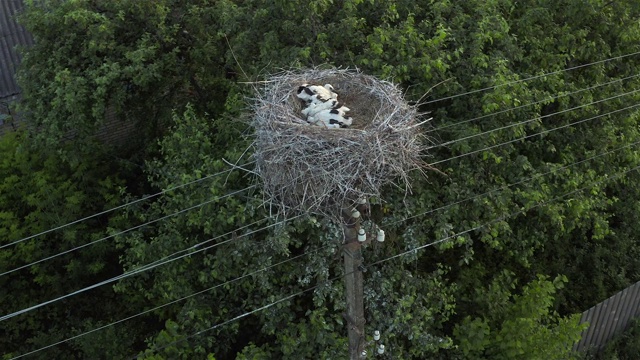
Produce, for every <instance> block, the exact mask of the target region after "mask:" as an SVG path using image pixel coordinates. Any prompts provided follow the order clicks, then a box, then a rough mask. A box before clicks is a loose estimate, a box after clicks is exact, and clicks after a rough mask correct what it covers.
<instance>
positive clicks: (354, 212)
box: [351, 209, 360, 219]
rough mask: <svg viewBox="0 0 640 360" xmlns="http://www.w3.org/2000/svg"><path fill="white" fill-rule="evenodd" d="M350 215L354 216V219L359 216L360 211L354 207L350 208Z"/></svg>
mask: <svg viewBox="0 0 640 360" xmlns="http://www.w3.org/2000/svg"><path fill="white" fill-rule="evenodd" d="M351 217H352V218H354V219H357V218H359V217H360V211H358V210H356V209H353V210H351Z"/></svg>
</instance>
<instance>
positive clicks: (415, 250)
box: [367, 166, 640, 267]
mask: <svg viewBox="0 0 640 360" xmlns="http://www.w3.org/2000/svg"><path fill="white" fill-rule="evenodd" d="M638 169H640V166H636V167H633V168H631V169H630V170H626V171H623V172H620V173H618V174H616V175H614V176H611V177H607V178H606V179H603V180H600V181H595V182H593V183H591V184H590V185H588V186H584V187H581V188H579V189H576V190H573V191H570V192H568V193H565V194H563V195H560V196H556V197H554V198H552V199H550V200H547V201H545V202H542V203H539V204H536V205H534V206H532V207H530V208H528V209H526V210H518V211H515V212H513V213H511V214H508V215H505V216H502V217H499V218H497V219H493V220H491V221H489V222H487V223H484V224H482V225H478V226H476V227H474V228H471V229H467V230H464V231H461V232H459V233H457V234H453V235H450V236H447V237H444V238H442V239H439V240H436V241H434V242H432V243H429V244H426V245H421V246H418V247H415V248H413V249H410V250H407V251H404V252H401V253H399V254H396V255H393V256H390V257H388V258H385V259H382V260H379V261H376V262H373V263H371V264H369V265H367V267H369V266H374V265H378V264H381V263H383V262H387V261H389V260H392V259H395V258H398V257H400V256H404V255H407V254H410V253H412V252H417V251H418V250H422V249H424V248H426V247H429V246H432V245H436V244H439V243H441V242H445V241H447V240H450V239H453V238H457V237H458V236H461V235H464V234H467V233H470V232H472V231H476V230H479V229H482V228H484V227H486V226H488V225H491V224H495V223H497V222H500V221H504V220H506V219H508V218H510V217H513V216H515V215H518V214H520V213H523V212H525V211H531V210H533V209H535V208H537V207H541V206H546V204H548V203H550V202H552V201H556V200H558V199H561V198H564V197H566V196H568V195H572V194H575V193H577V192H580V191H583V190H586V189H588V188H591V187H593V186H595V185H598V184H600V183H603V182H605V181H609V180H612V179H617V178H619V177H621V176H622V175H625V174H628V173H630V172H632V171H634V170H638Z"/></svg>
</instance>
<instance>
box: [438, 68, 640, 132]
mask: <svg viewBox="0 0 640 360" xmlns="http://www.w3.org/2000/svg"><path fill="white" fill-rule="evenodd" d="M636 77H640V74H637V75H632V76H628V77H626V78H622V79H616V80H613V81H609V82H606V83H604V84H598V85H594V86H591V87H588V88H583V89H580V90H576V91H572V92H568V93H564V94H558V95H555V96H551V97H548V98H546V99H544V100H539V101H536V102H532V103H528V104H523V105H519V106H516V107H512V108H508V109H504V110H500V111H496V112H494V113H491V114H485V115H481V116H478V117H475V118H472V119H469V120H464V121H459V122H457V123H453V124H448V125H443V126H439V127H437V128H433V129H427V130H425V133H427V134H428V133H430V132H434V131H439V130H443V129H447V128H450V127H453V126H458V125H462V124H466V123H470V122H473V121H476V120H481V119H485V118H488V117H492V116H496V115H500V114H504V113H506V112H509V111H514V110H518V109H522V108H526V107H529V106H533V105H538V104H543V103H546V102H549V101H552V100H556V99H559V98H562V97H566V96H570V95H575V94H578V93H581V92H583V91H588V90H593V89H596V88H599V87H602V86H606V85H611V84H614V83H617V82H621V81H624V80H629V79H632V78H636Z"/></svg>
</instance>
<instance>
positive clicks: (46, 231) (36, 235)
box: [0, 161, 255, 249]
mask: <svg viewBox="0 0 640 360" xmlns="http://www.w3.org/2000/svg"><path fill="white" fill-rule="evenodd" d="M254 162H255V161H253V162H250V163H247V164H244V165H242V166H243V167H244V166H247V165H251V164H253V163H254ZM231 171H233V169H227V170H225V171H221V172H218V173H215V174H211V175H207V176H205V177H203V178H201V179H196V180H193V181H189V182H187V183H184V184H181V185H177V186H174V187H170V188H168V189H164V190H162V191H160V192H157V193H155V194H152V195H149V196H145V197H142V198H140V199H137V200H134V201H131V202H128V203H125V204H122V205H118V206H116V207H114V208H111V209H109V210H104V211H101V212H99V213H96V214H93V215H90V216H86V217H83V218H81V219H77V220H74V221H72V222H70V223H67V224H64V225H60V226H56V227H54V228H51V229H48V230H45V231H42V232H39V233H37V234H34V235H29V236H27V237H25V238H22V239H20V240H16V241H14V242H11V243H9V244H4V245H0V249H4V248H6V247H9V246H12V245H16V244H19V243H21V242H23V241H27V240H30V239H33V238H35V237H38V236H41V235H44V234H48V233H50V232H53V231H57V230H60V229H64V228H66V227H67V226H71V225H75V224H78V223H80V222H83V221H86V220H89V219H92V218H94V217H98V216H101V215H105V214H108V213H110V212H113V211H115V210H119V209H122V208H124V207H127V206H131V205H133V204H137V203H139V202H142V201H145V200H149V199H152V198H154V197H156V196H159V195H162V194H165V193H167V192H169V191H173V190H176V189H180V188H183V187H185V186H188V185H192V184H195V183H198V182H201V181H204V180H207V179H211V178H212V177H215V176H218V175H222V174H225V173H228V172H231Z"/></svg>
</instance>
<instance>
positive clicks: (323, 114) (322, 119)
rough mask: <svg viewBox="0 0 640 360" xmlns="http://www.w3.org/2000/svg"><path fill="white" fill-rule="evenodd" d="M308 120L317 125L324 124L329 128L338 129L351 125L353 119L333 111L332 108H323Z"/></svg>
mask: <svg viewBox="0 0 640 360" xmlns="http://www.w3.org/2000/svg"><path fill="white" fill-rule="evenodd" d="M307 122H309V123H310V124H313V125H317V126H324V127H326V128H328V129H338V128H346V127H349V126H351V124H352V123H353V119H352V118H351V117H344V116H343V115H340V114H335V113H332V110H322V111H320V112H318V113H317V114H315V116H309V117H308V118H307Z"/></svg>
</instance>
